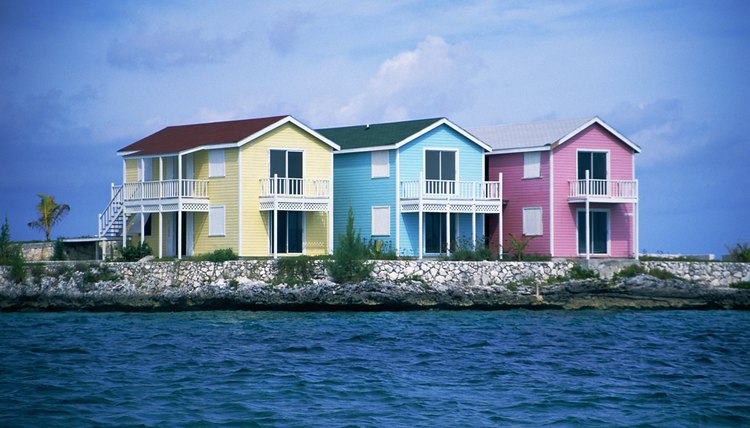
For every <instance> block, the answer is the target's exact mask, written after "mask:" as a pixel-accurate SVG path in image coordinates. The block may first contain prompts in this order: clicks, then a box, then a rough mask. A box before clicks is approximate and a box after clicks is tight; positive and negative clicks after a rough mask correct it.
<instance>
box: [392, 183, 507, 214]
mask: <svg viewBox="0 0 750 428" xmlns="http://www.w3.org/2000/svg"><path fill="white" fill-rule="evenodd" d="M501 180H502V179H501ZM501 180H499V181H455V180H424V179H422V180H413V181H402V182H401V183H400V184H399V199H400V203H401V212H418V211H420V210H421V211H423V212H466V213H471V212H477V213H499V212H500V206H501V205H502V200H503V190H502V181H501Z"/></svg>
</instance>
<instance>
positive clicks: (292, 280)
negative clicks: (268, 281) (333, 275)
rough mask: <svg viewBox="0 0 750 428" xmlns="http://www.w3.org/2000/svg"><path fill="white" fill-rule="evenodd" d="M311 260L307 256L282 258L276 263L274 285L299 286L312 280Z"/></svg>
mask: <svg viewBox="0 0 750 428" xmlns="http://www.w3.org/2000/svg"><path fill="white" fill-rule="evenodd" d="M312 261H313V259H312V258H311V257H308V256H297V257H282V258H280V259H279V260H278V261H277V262H276V280H275V281H274V284H281V283H284V284H287V285H301V284H307V283H309V282H310V280H311V279H312V273H313V266H312Z"/></svg>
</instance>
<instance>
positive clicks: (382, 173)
mask: <svg viewBox="0 0 750 428" xmlns="http://www.w3.org/2000/svg"><path fill="white" fill-rule="evenodd" d="M371 156H372V178H381V177H388V176H389V175H390V164H389V159H388V150H379V151H376V152H372V155H371Z"/></svg>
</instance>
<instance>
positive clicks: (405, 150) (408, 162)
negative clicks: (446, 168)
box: [399, 125, 484, 256]
mask: <svg viewBox="0 0 750 428" xmlns="http://www.w3.org/2000/svg"><path fill="white" fill-rule="evenodd" d="M427 149H437V150H457V152H458V170H457V171H456V179H457V180H461V181H483V180H484V149H482V148H481V147H479V146H478V145H476V144H475V143H473V142H471V141H469V140H468V139H466V138H465V137H464V136H463V135H461V134H459V133H458V132H456V131H454V130H453V129H452V128H450V127H449V126H447V125H441V126H439V127H437V128H435V129H433V130H432V131H430V132H428V133H426V134H424V135H422V136H421V137H419V138H417V139H415V140H414V141H411V142H410V143H409V144H406V145H404V146H402V147H401V148H400V149H399V150H400V152H399V166H400V169H401V171H400V172H401V174H400V180H401V181H412V180H419V177H420V172H422V171H423V170H424V152H425V150H427ZM458 217H459V220H458V223H459V228H458V234H459V239H460V240H470V239H471V215H470V214H461V215H459V216H458ZM482 217H483V216H481V215H479V214H478V215H477V239H478V240H479V239H481V237H482V236H483V234H484V227H483V224H484V222H483V219H482ZM401 220H402V221H401V222H400V225H399V227H400V228H401V229H400V231H399V234H400V236H399V239H400V254H402V255H404V256H416V255H418V254H419V217H418V214H417V213H406V214H401ZM422 238H423V239H424V236H423V237H422Z"/></svg>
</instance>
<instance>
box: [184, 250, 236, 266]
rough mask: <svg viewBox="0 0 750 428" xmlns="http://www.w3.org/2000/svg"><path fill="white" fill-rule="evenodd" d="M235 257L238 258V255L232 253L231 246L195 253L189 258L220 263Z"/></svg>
mask: <svg viewBox="0 0 750 428" xmlns="http://www.w3.org/2000/svg"><path fill="white" fill-rule="evenodd" d="M237 259H239V256H238V255H237V254H235V253H234V250H232V249H231V248H222V249H220V250H214V251H212V252H210V253H206V254H200V255H197V256H195V257H193V258H192V259H191V260H196V261H204V262H215V263H221V262H226V261H230V260H237Z"/></svg>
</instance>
